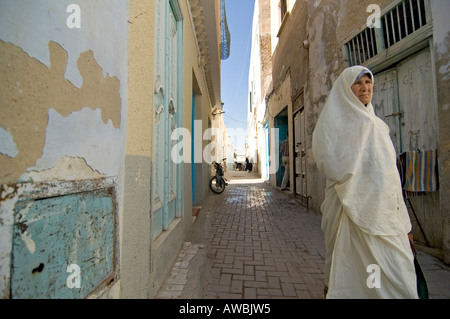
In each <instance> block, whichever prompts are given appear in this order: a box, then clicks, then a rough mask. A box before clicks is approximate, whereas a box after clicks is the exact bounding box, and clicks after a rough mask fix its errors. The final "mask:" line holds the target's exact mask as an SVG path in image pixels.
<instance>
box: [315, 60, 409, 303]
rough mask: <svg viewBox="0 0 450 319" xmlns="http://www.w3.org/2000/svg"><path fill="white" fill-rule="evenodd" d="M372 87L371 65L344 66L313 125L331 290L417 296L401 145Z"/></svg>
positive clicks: (334, 294) (331, 294) (339, 294)
mask: <svg viewBox="0 0 450 319" xmlns="http://www.w3.org/2000/svg"><path fill="white" fill-rule="evenodd" d="M372 89H373V74H372V73H371V72H370V71H369V70H368V69H367V68H365V67H362V66H355V67H350V68H347V69H345V70H344V72H342V74H341V75H340V76H339V77H338V78H337V80H336V82H335V83H334V86H333V88H332V90H331V92H330V95H329V97H328V99H327V102H326V104H325V106H324V108H323V111H322V113H321V114H320V117H319V119H318V121H317V125H316V127H315V129H314V133H313V140H312V147H313V155H314V159H315V161H316V164H317V167H318V169H319V171H320V172H322V173H323V174H324V175H325V177H326V190H325V199H324V201H323V203H322V205H321V211H322V230H323V231H324V233H325V244H326V261H325V284H326V291H327V294H326V297H327V298H418V296H417V286H416V274H415V269H414V256H413V253H412V251H411V246H410V242H409V239H408V233H409V232H410V230H411V222H410V219H409V215H408V212H407V209H406V206H405V203H404V201H403V196H402V189H401V182H400V176H399V173H398V170H397V166H396V154H395V149H394V146H393V144H392V141H391V139H390V137H389V128H388V126H387V125H386V124H385V123H384V122H383V121H382V120H381V119H379V118H378V117H377V116H376V115H375V112H374V109H373V106H372V103H371V100H372Z"/></svg>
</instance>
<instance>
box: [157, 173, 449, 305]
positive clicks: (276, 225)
mask: <svg viewBox="0 0 450 319" xmlns="http://www.w3.org/2000/svg"><path fill="white" fill-rule="evenodd" d="M226 177H227V178H228V180H229V186H228V187H227V188H226V189H225V192H224V193H223V194H221V195H214V194H210V196H209V197H208V199H207V200H206V201H205V206H203V207H202V208H201V209H200V212H199V214H198V217H196V220H195V222H194V231H193V234H192V235H191V236H190V238H189V241H188V242H186V243H185V245H184V247H183V249H182V250H181V252H180V254H179V257H178V260H177V262H176V263H175V264H174V265H173V267H172V271H171V274H170V275H169V277H168V279H167V280H166V282H165V284H164V285H163V286H162V287H161V289H160V291H159V293H158V295H157V296H156V298H160V299H196V298H198V299H280V298H281V299H321V298H323V285H324V258H325V249H324V238H323V232H322V231H321V229H320V222H321V217H320V215H319V214H317V213H314V212H312V211H308V210H307V209H306V207H303V206H302V205H300V203H299V202H297V201H296V200H295V199H293V198H292V197H290V196H289V194H288V193H285V192H281V191H279V190H277V189H275V188H274V187H271V186H270V185H268V184H267V183H265V182H263V181H262V180H261V179H259V178H258V177H257V176H256V174H255V175H254V174H252V173H247V172H229V173H227V175H226ZM418 256H419V257H418V258H419V261H420V262H421V266H422V268H423V271H424V273H425V276H426V279H427V282H428V286H429V287H428V288H429V293H430V298H432V299H440V298H445V299H447V298H450V292H449V291H448V289H447V288H448V282H450V267H448V266H446V265H445V264H443V263H442V262H440V261H439V260H438V259H436V258H434V257H432V256H430V255H427V254H426V253H424V252H422V251H419V252H418Z"/></svg>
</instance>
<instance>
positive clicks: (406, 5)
mask: <svg viewBox="0 0 450 319" xmlns="http://www.w3.org/2000/svg"><path fill="white" fill-rule="evenodd" d="M426 23H427V21H426V15H425V3H424V0H404V1H402V2H401V3H400V4H399V5H397V6H396V7H395V8H394V9H392V10H391V11H389V12H388V13H387V14H385V15H384V16H383V17H382V18H381V24H382V27H383V29H384V33H385V36H384V47H385V48H386V49H387V48H389V47H390V46H391V45H393V44H395V43H397V42H398V41H400V40H401V39H403V38H405V37H406V36H408V35H410V34H411V33H413V32H414V31H416V30H417V29H419V28H421V27H422V26H424V25H425V24H426Z"/></svg>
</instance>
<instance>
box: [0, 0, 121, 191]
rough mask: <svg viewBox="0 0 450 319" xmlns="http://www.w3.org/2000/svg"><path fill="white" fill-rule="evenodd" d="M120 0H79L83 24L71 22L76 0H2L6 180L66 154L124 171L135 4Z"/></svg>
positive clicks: (0, 179)
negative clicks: (129, 17)
mask: <svg viewBox="0 0 450 319" xmlns="http://www.w3.org/2000/svg"><path fill="white" fill-rule="evenodd" d="M116 2H117V4H116V5H114V6H112V5H111V2H110V1H96V2H95V4H93V3H91V2H89V1H81V2H78V4H79V5H80V8H81V15H80V16H81V28H80V29H70V28H68V27H67V25H66V20H67V18H68V16H69V15H70V13H68V12H67V6H68V5H69V4H70V3H71V2H70V1H58V2H57V3H55V2H54V1H44V0H42V1H23V0H22V1H14V2H13V1H8V2H2V3H1V5H0V6H1V8H0V9H1V10H0V50H1V51H0V59H1V60H0V62H1V63H0V68H1V75H0V76H1V82H2V86H1V88H0V90H1V94H2V97H3V98H2V101H1V102H0V103H1V112H2V117H1V118H0V127H2V130H3V131H5V132H7V137H6V140H7V141H8V143H6V144H5V146H3V145H2V146H1V147H0V149H1V150H0V153H1V154H0V166H1V167H2V168H3V169H2V172H1V175H0V183H14V182H17V181H19V180H20V176H22V175H23V174H25V173H27V171H41V170H44V169H49V168H52V167H54V166H55V165H56V163H57V162H58V160H59V159H61V158H62V157H64V156H69V157H80V158H84V159H85V160H86V163H87V165H88V166H90V167H91V168H92V169H93V170H95V171H98V172H99V173H100V174H102V175H106V176H117V175H119V171H120V165H121V160H120V158H121V156H120V155H121V154H122V153H123V141H124V134H123V130H121V118H122V115H123V114H122V113H123V112H124V110H126V107H124V106H126V100H123V98H121V96H122V97H123V96H126V89H127V87H126V86H125V85H120V80H121V79H122V80H123V81H124V82H126V80H127V61H126V59H124V57H126V48H127V22H126V16H124V12H127V10H123V9H126V6H124V1H116ZM111 30H114V32H111ZM112 52H113V54H112ZM8 135H9V139H8ZM2 136H5V134H3V135H2ZM3 140H5V138H3ZM11 140H12V142H11ZM14 146H15V148H16V149H17V152H16V154H15V156H11V154H14V153H11V149H14ZM5 154H8V155H5ZM72 178H74V179H76V178H77V177H76V176H73V177H72ZM63 179H64V178H63ZM20 181H23V180H20Z"/></svg>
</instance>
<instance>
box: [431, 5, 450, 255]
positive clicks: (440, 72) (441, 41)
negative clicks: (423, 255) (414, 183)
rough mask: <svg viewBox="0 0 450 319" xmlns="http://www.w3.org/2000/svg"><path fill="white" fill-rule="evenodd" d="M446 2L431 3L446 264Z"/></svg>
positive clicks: (449, 26) (449, 73)
mask: <svg viewBox="0 0 450 319" xmlns="http://www.w3.org/2000/svg"><path fill="white" fill-rule="evenodd" d="M449 9H450V3H449V2H448V1H445V0H435V1H431V10H432V16H433V23H434V34H433V42H434V48H435V53H434V59H435V70H436V84H437V88H436V91H437V102H438V122H439V140H440V143H439V167H440V171H439V183H440V204H441V214H442V217H443V224H442V227H443V241H442V249H443V252H444V257H445V261H446V262H447V263H450V84H449V78H450V70H449V63H450V61H449V60H450V52H449V48H450V22H449V20H448V12H449Z"/></svg>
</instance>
